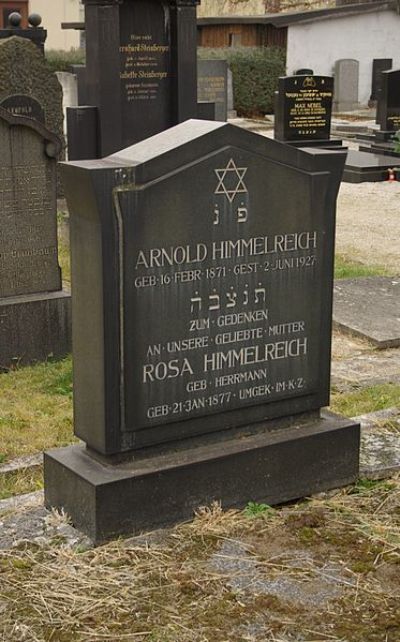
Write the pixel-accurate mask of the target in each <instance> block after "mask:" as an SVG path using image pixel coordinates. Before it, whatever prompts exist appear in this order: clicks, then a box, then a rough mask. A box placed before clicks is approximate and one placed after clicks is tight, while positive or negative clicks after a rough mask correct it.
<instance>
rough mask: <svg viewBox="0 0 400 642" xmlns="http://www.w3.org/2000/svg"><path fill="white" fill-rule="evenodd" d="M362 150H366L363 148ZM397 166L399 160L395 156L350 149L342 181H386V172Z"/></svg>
mask: <svg viewBox="0 0 400 642" xmlns="http://www.w3.org/2000/svg"><path fill="white" fill-rule="evenodd" d="M363 149H366V148H364V147H363ZM371 149H372V148H371ZM398 164H399V159H398V158H396V157H395V156H389V155H388V154H380V153H378V152H375V153H374V152H373V151H372V152H371V151H355V150H353V149H350V150H349V152H348V154H347V159H346V165H345V168H344V172H343V181H344V182H345V183H365V182H378V181H386V180H387V179H388V178H389V172H388V170H389V169H390V168H391V169H393V168H395V167H397V166H398Z"/></svg>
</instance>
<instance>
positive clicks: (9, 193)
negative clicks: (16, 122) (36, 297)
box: [0, 121, 61, 297]
mask: <svg viewBox="0 0 400 642" xmlns="http://www.w3.org/2000/svg"><path fill="white" fill-rule="evenodd" d="M0 140H1V142H2V143H3V144H4V145H5V147H4V148H3V149H5V150H7V153H8V154H9V156H8V154H6V157H5V158H4V157H3V158H2V159H1V161H0V275H1V278H0V297H7V296H16V295H22V294H33V293H35V292H46V291H54V290H58V289H60V285H61V280H60V270H59V266H58V255H57V220H56V197H55V185H56V174H55V161H54V160H50V159H48V158H47V157H45V154H44V144H43V141H42V140H41V139H40V137H39V135H38V134H36V133H34V132H32V131H31V130H29V129H27V128H25V127H23V128H22V127H21V128H12V129H10V128H8V126H7V125H5V124H2V123H1V121H0ZM13 161H14V163H13Z"/></svg>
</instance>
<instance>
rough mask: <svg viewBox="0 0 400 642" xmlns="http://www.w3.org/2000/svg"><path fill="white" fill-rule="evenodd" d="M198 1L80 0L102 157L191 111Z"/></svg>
mask: <svg viewBox="0 0 400 642" xmlns="http://www.w3.org/2000/svg"><path fill="white" fill-rule="evenodd" d="M198 1H199V0H167V1H164V0H121V1H119V2H115V0H83V4H84V5H85V31H86V86H85V95H86V98H87V105H88V106H93V107H96V108H97V110H98V117H97V123H98V150H99V155H100V157H101V156H105V155H107V154H111V153H113V152H115V151H117V150H118V149H121V148H122V147H126V146H128V145H131V144H133V143H135V142H137V141H140V140H143V139H145V138H147V137H149V136H151V135H153V134H155V133H157V132H160V131H163V130H164V129H167V128H169V127H171V126H173V125H175V124H177V123H179V122H182V121H184V120H187V119H188V118H192V117H196V115H197V73H196V59H197V32H196V6H197V4H198ZM71 124H72V116H71ZM78 126H79V124H78V123H76V127H77V128H78ZM73 136H74V139H75V140H77V141H79V131H78V132H77V133H74V134H73ZM73 153H74V156H75V157H82V156H81V154H80V152H79V150H74V151H73Z"/></svg>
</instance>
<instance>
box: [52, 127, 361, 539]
mask: <svg viewBox="0 0 400 642" xmlns="http://www.w3.org/2000/svg"><path fill="white" fill-rule="evenodd" d="M345 155H346V154H345V152H342V151H334V152H333V151H327V150H320V149H313V150H308V151H304V150H298V149H294V148H292V147H290V146H288V145H282V144H280V143H278V142H276V141H271V140H269V139H267V138H265V137H263V136H260V135H257V134H254V133H251V132H248V131H245V130H243V129H241V128H238V127H234V126H232V125H229V124H225V123H220V122H207V121H200V120H190V121H187V122H186V123H183V124H180V125H178V126H176V127H175V128H172V129H170V130H169V131H167V132H163V133H161V134H158V135H156V136H154V137H152V138H150V139H148V140H146V141H143V142H142V143H138V144H137V145H134V146H132V147H130V148H128V149H125V150H124V151H121V152H119V153H117V154H114V155H113V156H110V157H109V158H105V159H103V160H97V161H80V162H70V163H66V164H64V166H63V173H64V182H65V188H66V196H67V200H68V205H69V209H70V212H71V244H72V279H73V283H74V288H73V345H74V403H75V433H76V435H77V436H78V437H80V438H81V439H82V440H83V441H84V442H85V443H86V448H85V447H84V446H80V445H79V446H71V447H69V448H66V449H60V450H55V451H50V452H48V453H46V455H45V494H46V504H47V506H53V507H58V508H61V507H63V508H64V509H65V510H66V511H67V513H68V514H69V515H71V517H72V520H73V522H74V524H75V525H76V526H78V527H79V528H81V529H83V530H84V531H86V532H87V533H88V534H89V535H90V536H91V537H92V538H93V539H95V540H96V541H102V540H104V539H106V538H108V537H111V536H114V535H117V534H120V533H123V532H125V533H126V532H130V531H132V530H133V531H141V530H146V529H151V528H154V527H157V526H162V525H165V524H168V523H173V522H176V521H179V520H182V519H187V518H189V517H190V516H191V515H192V512H193V510H194V509H196V508H197V507H198V506H200V505H204V504H208V503H210V502H212V501H214V500H217V501H218V500H220V501H222V505H223V506H243V505H245V504H246V503H247V502H248V501H250V500H253V501H266V502H269V503H277V502H282V501H286V500H289V499H293V498H297V497H302V496H304V495H309V494H310V493H312V492H316V491H320V490H323V489H327V488H332V487H336V486H340V485H343V484H347V483H349V482H351V481H352V480H354V479H355V478H356V476H357V470H358V448H359V426H358V425H356V424H354V423H353V422H352V421H350V420H347V419H343V418H341V417H338V416H336V415H332V414H321V411H320V409H321V408H322V407H323V406H326V405H328V403H329V381H330V344H331V316H332V284H333V276H332V266H333V255H334V236H335V207H336V197H337V193H338V189H339V185H340V180H341V176H342V171H343V165H344V160H345ZM282 185H290V190H282Z"/></svg>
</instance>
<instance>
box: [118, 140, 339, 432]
mask: <svg viewBox="0 0 400 642" xmlns="http://www.w3.org/2000/svg"><path fill="white" fill-rule="evenodd" d="M279 175H280V168H279V166H277V165H275V164H273V163H270V162H267V161H265V160H262V159H261V158H257V157H254V156H251V155H250V154H248V153H245V152H243V151H240V150H237V149H231V150H228V151H225V152H223V153H220V154H218V155H217V156H216V157H213V158H211V159H207V160H205V161H202V163H201V165H196V166H195V167H191V168H188V169H186V170H185V171H184V172H180V173H178V174H177V175H176V176H174V177H169V178H168V179H167V180H168V189H166V185H165V181H160V182H159V183H157V184H155V185H153V186H151V187H148V188H146V189H143V190H141V191H140V193H137V194H136V195H134V193H132V192H130V191H129V190H124V191H121V192H119V195H118V197H119V203H120V215H121V217H122V218H121V220H120V225H121V227H120V242H121V249H122V250H123V255H124V264H123V275H124V278H123V306H122V309H123V311H124V313H123V315H122V319H121V329H122V333H123V337H124V341H123V355H124V364H125V365H124V381H123V388H124V396H125V406H124V412H125V417H124V421H123V424H124V425H125V429H126V430H128V431H131V430H140V429H145V428H150V427H153V426H157V425H159V424H169V423H175V422H177V421H182V420H187V419H190V418H196V417H201V416H206V415H211V414H217V413H222V412H226V411H230V410H237V409H240V408H245V407H249V406H254V405H262V404H268V403H270V402H272V401H279V400H283V399H287V398H293V397H301V396H307V395H310V394H313V393H315V392H316V391H317V389H318V385H319V381H320V376H321V369H320V362H321V350H320V348H321V345H320V343H321V328H320V323H321V298H320V295H321V290H320V288H319V286H318V284H319V283H320V281H321V273H322V260H321V258H322V255H323V243H324V230H323V227H322V226H323V216H322V214H321V212H322V211H323V206H322V203H321V204H319V205H318V204H316V203H315V202H314V205H313V207H312V206H311V179H310V178H309V177H306V176H301V175H300V174H299V172H296V171H294V170H292V169H289V168H288V169H287V180H288V181H289V182H290V185H291V189H292V191H293V194H295V195H296V196H295V198H293V199H291V201H286V203H285V208H284V209H283V208H282V195H281V193H278V191H277V189H276V185H277V184H279ZM261 177H262V180H260V178H261ZM195 184H197V186H198V189H196V198H195V199H194V198H193V185H195ZM190 186H192V187H191V188H190ZM322 192H323V190H321V193H322ZM178 194H179V197H178ZM135 199H137V200H135ZM134 203H136V206H135V205H134ZM299 208H301V214H300V211H299ZM133 221H134V223H133ZM311 302H312V304H311ZM326 367H328V368H329V362H328V360H327V365H326Z"/></svg>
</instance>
